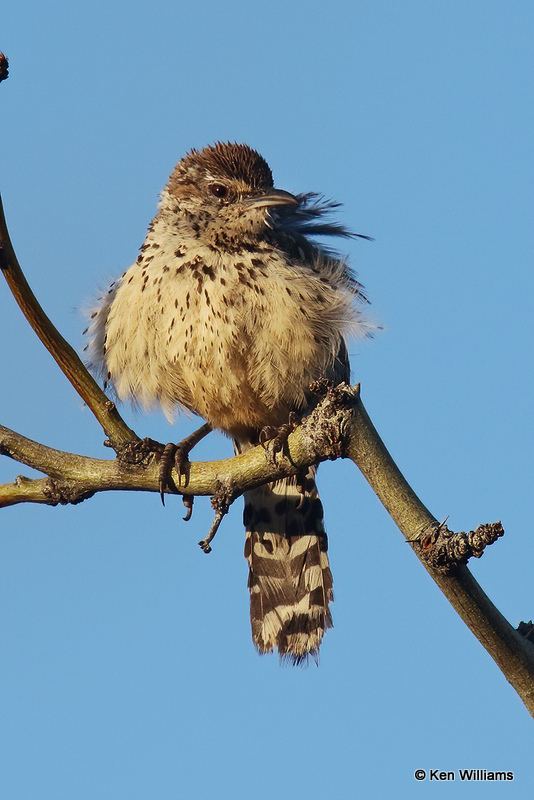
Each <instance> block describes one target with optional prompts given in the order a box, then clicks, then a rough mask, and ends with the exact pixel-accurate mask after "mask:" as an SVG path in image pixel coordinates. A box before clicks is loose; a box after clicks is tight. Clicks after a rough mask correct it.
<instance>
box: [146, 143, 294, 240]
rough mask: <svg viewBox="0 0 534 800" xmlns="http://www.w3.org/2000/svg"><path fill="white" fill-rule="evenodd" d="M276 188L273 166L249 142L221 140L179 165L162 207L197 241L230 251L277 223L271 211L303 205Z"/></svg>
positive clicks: (194, 151)
mask: <svg viewBox="0 0 534 800" xmlns="http://www.w3.org/2000/svg"><path fill="white" fill-rule="evenodd" d="M299 202H300V199H299V198H297V197H295V196H294V195H292V194H290V193H289V192H286V191H284V190H282V189H275V188H274V185H273V176H272V173H271V170H270V168H269V165H268V164H267V162H266V161H265V159H264V158H262V156H260V154H259V153H257V152H256V151H255V150H253V149H252V148H251V147H248V145H246V144H231V143H221V142H217V143H216V144H214V145H210V146H209V147H205V148H204V149H203V150H200V151H197V150H191V152H190V153H188V154H187V155H186V156H185V157H184V158H183V159H182V160H181V161H179V162H178V164H177V165H176V168H175V169H174V171H173V173H172V175H171V177H170V179H169V183H168V184H167V187H166V189H165V191H164V193H163V196H162V206H161V207H162V210H164V211H165V212H171V213H172V214H173V215H175V218H176V222H177V224H179V226H180V229H181V230H182V232H183V231H184V227H185V228H186V229H188V230H189V231H190V233H191V235H193V236H194V238H196V239H201V240H202V239H206V240H207V243H210V242H216V243H217V244H218V246H220V247H222V248H223V249H224V242H225V241H227V242H228V245H229V246H231V245H232V244H235V243H236V242H239V241H241V242H242V241H247V240H250V239H254V238H255V237H258V236H259V235H261V233H262V231H264V230H265V228H266V227H269V226H270V225H271V224H272V218H271V215H270V211H271V210H272V209H274V208H279V207H281V206H293V207H296V206H298V205H299Z"/></svg>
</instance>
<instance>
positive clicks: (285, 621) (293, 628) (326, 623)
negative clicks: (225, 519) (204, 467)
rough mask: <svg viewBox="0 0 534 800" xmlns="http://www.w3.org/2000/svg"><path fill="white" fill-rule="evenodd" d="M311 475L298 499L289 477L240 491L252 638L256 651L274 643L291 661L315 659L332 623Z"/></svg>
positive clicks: (318, 505)
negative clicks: (325, 633)
mask: <svg viewBox="0 0 534 800" xmlns="http://www.w3.org/2000/svg"><path fill="white" fill-rule="evenodd" d="M314 474H315V471H314V470H310V472H309V475H308V477H307V481H306V496H305V497H304V499H302V498H301V495H300V494H299V492H298V491H297V487H296V479H295V478H285V479H283V480H280V481H277V482H276V483H272V484H267V485H265V486H260V487H258V488H257V489H253V490H252V491H250V492H246V493H245V514H244V522H245V526H246V529H247V533H246V541H245V557H246V559H247V561H248V564H249V579H248V586H249V589H250V618H251V624H252V638H253V640H254V644H255V645H256V647H257V648H258V650H259V652H260V653H269V652H271V651H272V650H273V649H274V648H275V647H276V648H277V649H278V652H279V654H280V657H281V658H282V659H288V660H289V661H291V662H292V663H293V664H301V663H304V662H306V661H307V660H308V657H309V656H312V657H313V658H315V660H317V657H318V654H319V647H320V645H321V641H322V638H323V635H324V632H325V630H327V628H331V627H332V615H331V613H330V609H329V603H330V601H332V600H333V582H332V573H331V572H330V565H329V562H328V555H327V547H328V542H327V537H326V533H325V531H324V527H323V508H322V504H321V501H320V499H319V496H318V493H317V488H316V486H315V480H314Z"/></svg>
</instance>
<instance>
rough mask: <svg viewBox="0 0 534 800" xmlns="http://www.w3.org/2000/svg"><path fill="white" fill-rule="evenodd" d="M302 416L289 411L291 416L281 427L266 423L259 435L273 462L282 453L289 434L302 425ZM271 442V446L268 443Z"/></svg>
mask: <svg viewBox="0 0 534 800" xmlns="http://www.w3.org/2000/svg"><path fill="white" fill-rule="evenodd" d="M300 422H301V420H300V417H299V416H298V414H295V412H294V411H290V412H289V417H288V420H287V422H286V423H285V424H284V425H280V427H279V428H273V427H272V426H271V425H266V426H265V428H262V430H261V431H260V435H259V442H260V444H261V445H262V446H263V447H264V449H265V450H266V451H267V453H268V454H269V458H270V460H271V461H273V463H274V462H275V461H276V456H277V454H278V453H281V452H282V451H283V449H284V447H285V446H286V444H287V440H288V438H289V435H290V434H291V433H293V431H294V430H295V428H298V426H299V425H300ZM268 443H270V446H267V444H268Z"/></svg>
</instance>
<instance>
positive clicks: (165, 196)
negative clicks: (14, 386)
mask: <svg viewBox="0 0 534 800" xmlns="http://www.w3.org/2000/svg"><path fill="white" fill-rule="evenodd" d="M336 207H337V204H335V203H331V202H325V201H324V200H323V199H322V198H321V197H320V196H319V195H316V194H313V193H310V194H299V195H292V194H290V193H289V192H285V191H282V190H280V189H275V188H274V187H273V178H272V174H271V170H270V169H269V166H268V165H267V163H266V161H265V160H264V159H263V158H262V157H261V156H260V155H259V154H258V153H257V152H255V151H254V150H252V149H251V148H250V147H248V146H247V145H243V144H230V143H220V142H219V143H217V144H215V145H213V146H209V147H205V148H204V149H203V150H201V151H197V150H192V151H191V152H190V153H188V154H187V155H186V156H185V157H184V158H183V159H182V160H181V161H180V162H179V163H178V164H177V166H176V168H175V169H174V171H173V173H172V175H171V177H170V179H169V182H168V184H167V186H166V187H165V189H164V190H163V193H162V195H161V201H160V204H159V210H158V213H157V215H156V216H155V218H154V219H153V221H152V223H151V224H150V226H149V229H148V233H147V236H146V240H145V243H144V244H143V245H142V247H141V252H140V255H139V257H138V259H137V261H136V263H135V264H134V265H133V266H131V267H130V268H129V269H128V270H127V271H126V272H125V273H124V275H123V276H122V277H121V278H120V279H119V280H117V281H116V282H115V283H114V284H112V286H111V288H110V290H109V292H108V293H107V294H106V295H105V296H104V297H103V298H101V300H100V301H99V302H98V304H97V306H96V308H95V310H94V312H93V314H92V315H91V322H90V326H89V328H88V332H89V336H90V342H89V345H88V349H89V356H90V359H89V360H90V366H91V367H92V369H93V370H94V371H95V372H97V373H99V374H100V375H101V376H102V377H103V378H104V379H105V380H106V381H108V382H110V383H111V384H112V386H113V387H114V390H115V392H116V394H117V396H118V397H119V398H120V399H122V400H131V401H134V402H135V403H140V404H141V405H142V406H144V407H149V406H152V405H154V404H159V405H160V406H161V407H162V408H163V410H164V411H165V412H166V414H167V415H168V416H172V413H173V411H174V410H176V408H177V407H178V408H180V407H181V408H183V409H187V410H189V411H192V412H194V413H195V414H198V415H199V416H201V417H203V418H204V419H205V420H206V421H207V422H208V423H209V424H210V425H211V427H212V428H218V429H220V430H221V431H223V432H224V433H226V434H227V435H228V436H230V437H231V438H232V439H233V441H234V444H235V448H236V450H237V451H238V452H243V451H244V450H247V449H248V448H250V447H252V446H254V445H256V444H257V443H258V440H259V434H260V432H261V431H262V429H263V428H264V427H266V426H274V427H279V426H282V425H283V424H284V423H286V422H287V420H288V417H289V415H290V413H291V412H297V413H302V412H304V411H306V410H307V409H309V408H310V403H311V402H312V400H311V397H310V390H309V387H310V384H311V383H312V382H313V381H315V380H317V379H319V378H323V377H326V378H328V379H330V380H332V381H334V382H335V383H340V382H341V381H348V380H349V363H348V356H347V350H346V346H345V341H344V337H345V336H346V335H347V334H350V333H352V334H360V335H361V334H363V335H365V334H366V333H368V330H369V326H368V325H367V323H366V321H365V319H364V318H363V316H362V313H361V308H362V305H363V303H364V302H365V297H364V294H363V291H362V287H361V285H360V284H359V283H358V282H357V281H356V279H355V278H354V276H353V275H352V273H351V271H350V270H349V268H348V267H347V264H346V262H345V261H344V260H342V259H340V258H339V257H338V256H337V255H336V254H335V253H334V252H333V251H331V250H330V249H328V248H326V247H325V246H322V245H319V244H317V243H316V242H314V241H313V240H312V239H310V237H315V236H342V237H350V236H354V235H355V234H351V233H350V232H349V231H348V230H347V229H346V228H345V227H343V226H342V225H340V224H339V223H335V222H331V221H329V219H328V216H327V215H328V213H329V212H331V211H332V210H333V209H335V208H336ZM358 235H359V234H358ZM364 238H367V237H364ZM314 475H315V469H311V470H310V471H309V473H308V475H307V476H306V478H305V479H304V480H303V479H301V481H300V485H297V481H296V479H295V478H287V479H284V480H280V481H277V482H276V483H272V484H269V485H265V486H261V487H259V488H257V489H253V490H251V491H249V492H246V493H245V513H244V522H245V526H246V542H245V556H246V558H247V560H248V564H249V581H248V585H249V589H250V615H251V623H252V636H253V640H254V643H255V645H256V647H257V649H258V650H259V651H260V653H265V652H270V651H272V650H273V649H274V648H275V647H276V648H277V649H278V651H279V654H280V656H281V657H282V658H287V659H288V660H290V661H292V662H293V663H297V664H298V663H301V662H305V661H306V660H307V658H308V656H309V655H312V656H313V657H315V658H317V655H318V652H319V646H320V644H321V640H322V638H323V635H324V632H325V630H326V629H327V628H329V627H331V625H332V617H331V613H330V610H329V602H330V601H331V600H332V599H333V593H332V574H331V572H330V566H329V562H328V556H327V538H326V533H325V530H324V527H323V509H322V505H321V501H320V499H319V496H318V493H317V489H316V486H315V480H314ZM303 484H304V491H305V495H304V497H302V496H301V493H302V491H303V488H302V485H303Z"/></svg>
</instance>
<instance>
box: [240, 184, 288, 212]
mask: <svg viewBox="0 0 534 800" xmlns="http://www.w3.org/2000/svg"><path fill="white" fill-rule="evenodd" d="M245 204H246V206H247V207H248V208H267V207H268V206H297V205H298V204H299V200H297V198H296V197H295V195H294V194H291V193H290V192H285V191H284V190H283V189H268V190H267V191H266V192H265V193H264V194H260V195H255V196H254V197H250V198H248V200H246V201H245Z"/></svg>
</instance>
